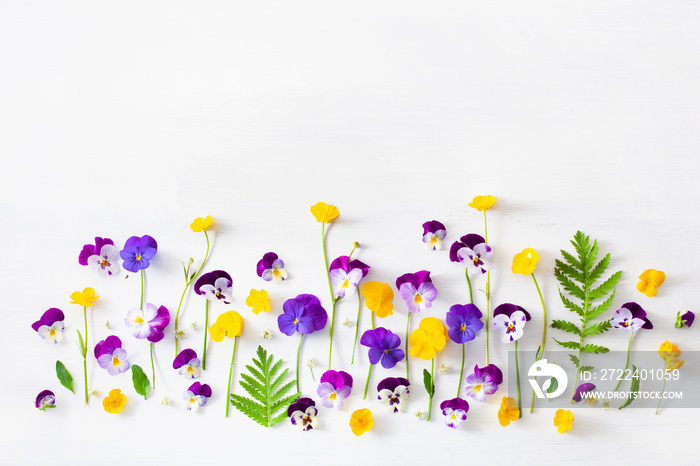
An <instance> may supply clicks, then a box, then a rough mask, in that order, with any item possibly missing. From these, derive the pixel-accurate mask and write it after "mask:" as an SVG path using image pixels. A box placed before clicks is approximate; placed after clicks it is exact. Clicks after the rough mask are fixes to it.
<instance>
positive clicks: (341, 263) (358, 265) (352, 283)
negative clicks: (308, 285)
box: [328, 256, 370, 298]
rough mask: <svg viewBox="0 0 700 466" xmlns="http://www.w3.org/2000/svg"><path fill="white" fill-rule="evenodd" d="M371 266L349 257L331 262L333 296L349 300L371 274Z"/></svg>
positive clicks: (342, 257) (341, 257) (338, 258)
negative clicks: (359, 284) (369, 273)
mask: <svg viewBox="0 0 700 466" xmlns="http://www.w3.org/2000/svg"><path fill="white" fill-rule="evenodd" d="M369 269H370V267H369V265H367V264H365V263H364V262H362V261H359V260H357V259H355V260H352V261H351V260H350V258H349V257H348V256H340V257H337V258H336V259H334V260H333V262H331V266H330V267H329V268H328V270H329V273H330V277H331V286H332V287H333V294H334V295H335V296H336V297H338V298H347V297H350V296H352V295H353V294H354V293H355V289H356V288H357V284H358V283H360V280H362V278H363V277H365V276H367V273H368V272H369Z"/></svg>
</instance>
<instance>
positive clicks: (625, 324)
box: [620, 321, 630, 327]
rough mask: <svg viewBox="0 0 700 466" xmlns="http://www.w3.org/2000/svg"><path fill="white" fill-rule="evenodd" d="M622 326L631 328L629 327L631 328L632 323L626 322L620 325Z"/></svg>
mask: <svg viewBox="0 0 700 466" xmlns="http://www.w3.org/2000/svg"><path fill="white" fill-rule="evenodd" d="M620 325H622V326H623V327H629V326H630V323H629V322H627V321H624V322H622V324H620Z"/></svg>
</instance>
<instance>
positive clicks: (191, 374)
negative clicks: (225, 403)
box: [173, 348, 202, 379]
mask: <svg viewBox="0 0 700 466" xmlns="http://www.w3.org/2000/svg"><path fill="white" fill-rule="evenodd" d="M201 365H202V362H201V361H200V360H199V358H198V357H197V353H196V352H195V351H194V350H193V349H190V348H186V349H184V350H182V351H180V354H178V355H177V357H176V358H175V360H174V361H173V369H179V370H180V371H179V372H178V373H179V374H180V375H183V376H184V377H185V378H186V379H196V378H197V377H199V374H201V372H202V370H201V369H200V368H199V366H201Z"/></svg>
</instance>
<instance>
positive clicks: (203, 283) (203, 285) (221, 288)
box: [194, 270, 233, 304]
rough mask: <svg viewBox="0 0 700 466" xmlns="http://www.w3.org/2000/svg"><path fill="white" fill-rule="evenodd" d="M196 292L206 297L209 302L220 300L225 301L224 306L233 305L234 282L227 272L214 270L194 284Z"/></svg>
mask: <svg viewBox="0 0 700 466" xmlns="http://www.w3.org/2000/svg"><path fill="white" fill-rule="evenodd" d="M194 292H195V293H197V294H198V295H202V296H204V297H205V298H207V299H208V300H209V301H214V300H219V301H223V302H224V304H231V296H232V295H233V280H232V279H231V275H229V274H228V273H227V272H224V271H223V270H214V271H213V272H209V273H205V274H204V275H202V276H201V277H199V278H198V279H197V282H196V283H195V284H194Z"/></svg>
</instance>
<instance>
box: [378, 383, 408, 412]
mask: <svg viewBox="0 0 700 466" xmlns="http://www.w3.org/2000/svg"><path fill="white" fill-rule="evenodd" d="M409 385H411V384H410V383H409V381H408V380H407V379H404V378H403V377H387V378H386V379H384V380H382V381H381V382H379V384H378V385H377V399H378V400H379V402H380V403H381V404H382V405H384V407H385V408H386V410H387V411H389V412H390V413H402V412H403V410H404V409H405V408H406V399H407V398H408V395H409V394H410V391H409V389H408V386H409Z"/></svg>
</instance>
